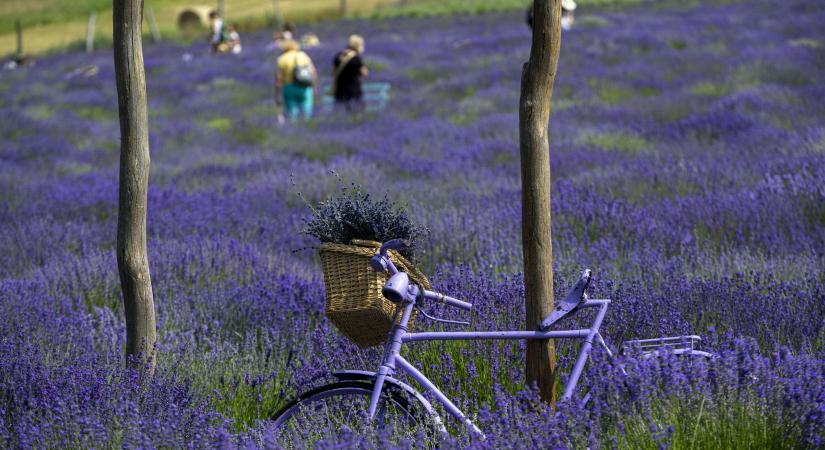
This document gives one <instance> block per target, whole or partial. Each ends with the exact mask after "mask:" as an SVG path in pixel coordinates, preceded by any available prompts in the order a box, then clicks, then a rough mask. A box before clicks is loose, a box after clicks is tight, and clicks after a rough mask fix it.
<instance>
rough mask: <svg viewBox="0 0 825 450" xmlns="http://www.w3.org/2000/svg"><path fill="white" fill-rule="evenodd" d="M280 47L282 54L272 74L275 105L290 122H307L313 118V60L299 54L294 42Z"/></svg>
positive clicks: (315, 79)
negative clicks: (281, 109) (273, 75)
mask: <svg viewBox="0 0 825 450" xmlns="http://www.w3.org/2000/svg"><path fill="white" fill-rule="evenodd" d="M282 47H283V49H284V51H283V53H281V56H279V57H278V62H277V69H276V73H275V103H276V104H277V105H278V106H279V107H285V110H286V115H287V117H288V118H289V120H290V121H291V122H295V121H296V120H298V117H299V116H303V118H304V120H308V119H310V118H311V117H312V108H313V100H314V94H315V87H316V86H317V84H318V83H317V81H318V73H317V71H316V70H315V65H314V64H313V63H312V59H311V58H310V57H309V55H307V54H306V53H304V52H303V51H301V46H300V45H299V44H298V42H297V41H295V40H294V39H290V40H288V41H284V42H283V44H282ZM280 117H282V116H280V115H279V121H280Z"/></svg>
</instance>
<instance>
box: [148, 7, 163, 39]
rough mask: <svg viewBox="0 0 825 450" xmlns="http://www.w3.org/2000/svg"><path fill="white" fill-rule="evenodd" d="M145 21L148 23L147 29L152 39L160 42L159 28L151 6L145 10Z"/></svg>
mask: <svg viewBox="0 0 825 450" xmlns="http://www.w3.org/2000/svg"><path fill="white" fill-rule="evenodd" d="M146 21H147V22H148V23H149V31H150V32H151V33H152V41H154V42H155V43H156V44H157V43H158V42H160V30H158V24H157V22H155V11H154V10H153V9H152V8H148V9H147V10H146Z"/></svg>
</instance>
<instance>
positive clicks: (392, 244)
mask: <svg viewBox="0 0 825 450" xmlns="http://www.w3.org/2000/svg"><path fill="white" fill-rule="evenodd" d="M405 248H407V241H405V240H404V239H392V240H389V241H387V242H384V244H383V245H381V250H379V253H381V254H382V255H386V254H387V250H403V249H405Z"/></svg>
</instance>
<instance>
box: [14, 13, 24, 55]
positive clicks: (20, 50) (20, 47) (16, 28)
mask: <svg viewBox="0 0 825 450" xmlns="http://www.w3.org/2000/svg"><path fill="white" fill-rule="evenodd" d="M14 32H15V34H17V57H18V58H20V57H22V56H23V24H21V23H20V19H17V20H15V21H14Z"/></svg>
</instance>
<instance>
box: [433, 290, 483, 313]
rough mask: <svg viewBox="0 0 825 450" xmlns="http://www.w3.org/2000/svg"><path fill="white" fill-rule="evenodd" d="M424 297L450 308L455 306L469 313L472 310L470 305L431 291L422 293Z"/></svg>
mask: <svg viewBox="0 0 825 450" xmlns="http://www.w3.org/2000/svg"><path fill="white" fill-rule="evenodd" d="M424 297H426V298H428V299H430V300H435V301H437V302H444V303H446V304H448V305H450V306H455V307H456V308H459V309H463V310H465V311H470V310H472V309H473V304H472V303H467V302H465V301H463V300H459V299H457V298H452V297H450V296H449V295H444V294H440V293H438V292H433V291H427V290H425V291H424Z"/></svg>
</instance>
